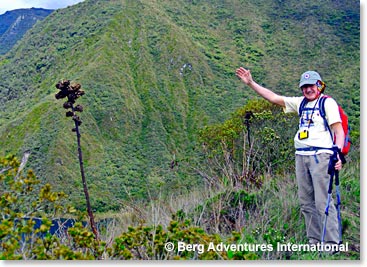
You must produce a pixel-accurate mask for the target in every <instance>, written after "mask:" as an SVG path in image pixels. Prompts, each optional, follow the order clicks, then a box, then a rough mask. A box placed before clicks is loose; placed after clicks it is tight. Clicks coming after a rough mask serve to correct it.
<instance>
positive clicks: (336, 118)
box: [284, 95, 341, 155]
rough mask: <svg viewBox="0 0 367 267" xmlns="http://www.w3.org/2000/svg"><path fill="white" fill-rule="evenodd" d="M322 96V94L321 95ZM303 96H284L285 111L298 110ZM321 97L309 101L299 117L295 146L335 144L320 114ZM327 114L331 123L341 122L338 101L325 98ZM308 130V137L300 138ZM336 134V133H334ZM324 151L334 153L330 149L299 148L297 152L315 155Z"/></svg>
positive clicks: (328, 145)
mask: <svg viewBox="0 0 367 267" xmlns="http://www.w3.org/2000/svg"><path fill="white" fill-rule="evenodd" d="M321 96H322V95H321ZM303 98H304V97H303V96H301V97H284V102H285V108H284V112H285V113H290V112H297V113H298V111H299V107H300V105H301V102H302V100H303ZM319 99H320V98H318V99H316V100H314V101H311V102H308V103H307V104H306V105H305V109H304V110H303V112H302V115H301V116H300V119H299V128H298V131H297V133H296V135H295V137H294V146H295V148H296V149H297V148H307V147H325V148H331V147H332V146H333V140H332V139H331V136H330V132H329V130H328V129H327V128H326V127H325V123H324V119H323V118H322V116H321V114H320V109H319ZM325 114H326V116H325V117H326V120H327V122H328V124H329V126H330V125H332V124H334V123H336V122H341V119H340V114H339V108H338V104H337V103H336V101H335V100H334V99H332V98H327V99H326V100H325ZM305 130H306V131H308V138H305V139H300V138H299V134H300V132H303V131H305ZM333 135H334V133H333ZM322 152H326V153H331V154H332V153H333V152H332V151H330V150H317V151H300V150H297V151H296V154H299V155H314V154H315V153H317V154H319V153H322Z"/></svg>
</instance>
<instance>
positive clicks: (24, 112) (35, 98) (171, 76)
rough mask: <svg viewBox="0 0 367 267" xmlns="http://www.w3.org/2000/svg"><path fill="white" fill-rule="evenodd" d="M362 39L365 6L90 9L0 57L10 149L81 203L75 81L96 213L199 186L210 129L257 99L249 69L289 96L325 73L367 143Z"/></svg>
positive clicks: (37, 29)
mask: <svg viewBox="0 0 367 267" xmlns="http://www.w3.org/2000/svg"><path fill="white" fill-rule="evenodd" d="M359 37H360V10H359V2H356V1H346V0H337V1H334V0H333V1H332V0H328V1H321V0H320V1H312V2H310V1H303V0H302V1H299V0H287V1H282V0H267V1H262V0H225V1H222V0H210V1H209V0H201V1H199V0H177V1H170V0H137V1H136V0H86V1H84V2H82V3H80V4H77V5H75V6H71V7H68V8H65V9H61V10H56V11H54V12H53V13H51V14H50V15H49V16H47V17H46V18H45V19H44V20H43V21H42V22H39V23H37V24H36V25H35V26H34V27H33V28H32V29H31V30H29V31H28V32H27V33H26V34H25V36H24V37H23V38H22V40H21V41H20V42H18V43H17V44H16V45H15V46H14V47H13V48H12V49H11V50H10V51H9V52H8V53H6V54H5V55H3V56H1V57H0V77H1V80H0V154H4V155H5V154H10V153H12V154H16V155H18V156H19V157H21V155H22V153H23V152H24V151H26V150H30V152H31V156H30V158H29V162H28V164H29V166H30V167H32V169H34V171H35V172H36V174H37V175H38V176H39V177H41V178H42V179H43V180H44V181H48V182H50V183H51V184H53V185H54V186H55V187H56V189H59V190H63V191H64V192H65V193H67V194H68V195H69V196H70V200H71V201H72V202H73V203H74V204H75V205H76V206H77V207H80V206H81V205H83V203H84V201H83V195H82V185H81V180H80V175H79V166H78V162H77V147H76V142H75V134H74V133H72V131H71V129H72V128H73V124H72V121H71V120H69V119H68V118H66V117H65V110H64V109H63V107H62V104H63V103H62V102H60V101H59V100H56V99H55V94H56V93H57V92H58V90H57V89H56V88H55V84H56V83H57V82H58V81H59V80H61V79H69V80H71V81H73V82H78V83H80V84H81V85H82V88H83V90H85V92H86V93H85V95H84V96H83V97H82V98H81V99H80V103H81V104H82V105H83V106H84V112H83V113H81V115H80V116H81V119H82V121H83V124H82V125H81V134H82V137H81V139H82V149H83V156H84V160H85V162H84V166H85V170H86V176H87V177H88V183H89V186H90V194H91V196H92V197H91V199H92V203H93V206H94V207H95V209H97V210H99V211H103V210H109V209H118V208H119V203H120V202H119V201H120V200H123V199H127V198H131V197H135V198H143V197H146V195H147V192H149V190H150V189H152V188H153V187H160V188H162V189H164V190H163V191H164V192H171V193H172V192H179V191H182V190H190V189H191V188H192V187H198V186H200V185H201V183H202V181H201V178H200V176H198V175H197V173H196V172H194V171H193V169H197V168H198V167H200V165H198V164H200V162H199V161H198V155H199V154H200V153H201V150H200V149H201V146H200V143H199V142H198V140H197V134H198V131H199V130H200V129H202V128H203V127H205V126H207V125H211V124H213V123H221V122H223V121H225V120H226V119H228V118H229V117H230V115H231V114H232V113H233V112H235V111H236V110H237V109H239V108H240V107H242V106H243V105H244V104H245V103H246V101H248V100H249V99H252V98H254V97H256V96H255V95H254V93H253V92H252V91H251V90H249V89H248V88H246V87H245V86H244V85H243V84H242V83H241V82H240V81H239V80H238V79H237V78H236V76H235V74H234V72H235V69H236V68H237V67H239V66H244V67H247V68H250V69H251V70H252V74H253V77H254V78H255V79H256V80H257V81H258V82H260V83H261V84H263V85H265V86H267V87H269V88H272V89H274V90H275V91H276V92H278V93H282V94H286V95H299V94H300V91H299V89H298V81H299V77H300V75H301V73H303V72H304V71H306V70H309V69H311V70H316V71H318V72H319V73H320V74H321V75H322V77H323V80H324V81H325V82H326V85H327V89H326V92H327V93H328V94H330V95H332V96H334V97H335V99H336V100H337V101H338V102H339V103H340V104H342V105H343V108H344V109H345V110H346V111H347V113H348V115H349V117H350V122H351V124H352V129H353V130H354V132H355V135H354V136H356V137H357V138H358V132H359V108H360V107H359V99H360V96H359V94H360V78H359V77H360V76H359V72H360V52H359V51H360V41H359ZM1 48H2V47H1ZM294 127H295V128H296V125H295V126H294ZM290 139H292V137H290Z"/></svg>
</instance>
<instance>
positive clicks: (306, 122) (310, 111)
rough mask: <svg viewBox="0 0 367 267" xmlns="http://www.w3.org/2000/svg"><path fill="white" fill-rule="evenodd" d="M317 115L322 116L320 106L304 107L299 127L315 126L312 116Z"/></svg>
mask: <svg viewBox="0 0 367 267" xmlns="http://www.w3.org/2000/svg"><path fill="white" fill-rule="evenodd" d="M316 116H320V111H319V109H318V108H315V109H314V108H304V109H303V111H302V116H301V118H300V121H299V128H300V129H301V128H310V127H313V126H315V122H314V119H312V118H315V117H316Z"/></svg>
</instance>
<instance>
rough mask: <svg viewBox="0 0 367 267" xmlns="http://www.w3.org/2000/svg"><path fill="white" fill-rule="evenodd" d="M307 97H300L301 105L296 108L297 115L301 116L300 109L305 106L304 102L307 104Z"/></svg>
mask: <svg viewBox="0 0 367 267" xmlns="http://www.w3.org/2000/svg"><path fill="white" fill-rule="evenodd" d="M307 102H308V101H307V98H306V97H304V98H303V99H302V102H301V105H300V106H299V109H298V116H300V117H301V116H302V111H303V109H304V108H305V106H306V104H307Z"/></svg>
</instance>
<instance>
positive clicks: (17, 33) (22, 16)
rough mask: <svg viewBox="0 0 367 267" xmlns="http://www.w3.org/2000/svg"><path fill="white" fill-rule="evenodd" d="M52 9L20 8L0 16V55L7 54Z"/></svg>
mask: <svg viewBox="0 0 367 267" xmlns="http://www.w3.org/2000/svg"><path fill="white" fill-rule="evenodd" d="M51 12H53V10H52V9H44V8H22V9H15V10H11V11H6V12H5V13H4V14H1V15H0V54H5V53H6V52H8V51H9V50H10V49H11V48H12V47H13V46H14V45H15V44H16V42H17V41H18V40H20V39H21V38H22V37H23V35H24V34H25V33H26V32H27V31H28V30H29V29H30V28H32V27H33V25H34V24H35V23H36V22H37V21H41V20H43V19H44V18H45V17H47V16H48V15H49V14H51Z"/></svg>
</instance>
